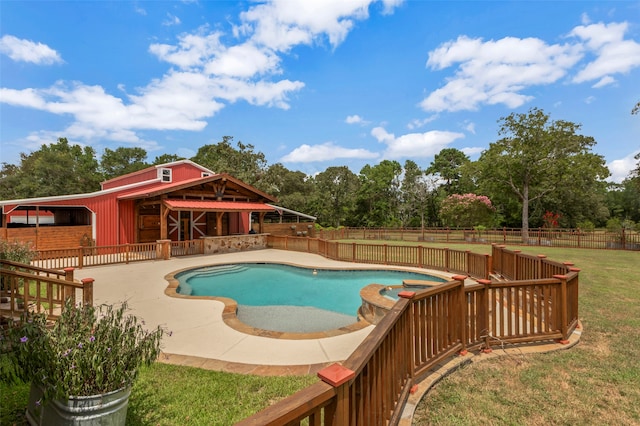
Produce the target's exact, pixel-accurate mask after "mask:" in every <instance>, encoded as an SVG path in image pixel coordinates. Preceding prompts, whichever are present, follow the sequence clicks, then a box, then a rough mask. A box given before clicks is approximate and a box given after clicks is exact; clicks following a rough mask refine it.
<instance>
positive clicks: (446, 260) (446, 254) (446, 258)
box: [444, 235, 449, 272]
mask: <svg viewBox="0 0 640 426" xmlns="http://www.w3.org/2000/svg"><path fill="white" fill-rule="evenodd" d="M448 237H449V235H447V239H448ZM444 270H445V271H447V272H449V248H448V247H445V248H444Z"/></svg>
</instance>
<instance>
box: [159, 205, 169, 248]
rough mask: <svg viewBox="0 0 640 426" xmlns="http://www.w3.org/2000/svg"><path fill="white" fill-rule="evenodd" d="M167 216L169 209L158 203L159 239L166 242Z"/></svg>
mask: <svg viewBox="0 0 640 426" xmlns="http://www.w3.org/2000/svg"><path fill="white" fill-rule="evenodd" d="M168 215H169V209H168V208H167V206H165V205H164V203H163V202H162V201H160V239H161V240H166V239H167V238H168V232H167V216H168Z"/></svg>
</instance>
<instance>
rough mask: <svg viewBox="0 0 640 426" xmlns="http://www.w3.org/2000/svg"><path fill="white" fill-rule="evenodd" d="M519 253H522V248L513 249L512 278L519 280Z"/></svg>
mask: <svg viewBox="0 0 640 426" xmlns="http://www.w3.org/2000/svg"><path fill="white" fill-rule="evenodd" d="M520 253H522V250H514V251H513V254H514V257H513V279H514V280H519V279H520Z"/></svg>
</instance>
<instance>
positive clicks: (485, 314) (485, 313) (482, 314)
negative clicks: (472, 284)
mask: <svg viewBox="0 0 640 426" xmlns="http://www.w3.org/2000/svg"><path fill="white" fill-rule="evenodd" d="M478 284H482V285H483V287H484V289H483V290H482V292H481V294H482V296H481V298H482V300H481V301H479V302H478V317H477V324H478V325H477V327H478V330H480V331H481V332H484V336H485V337H484V348H482V352H484V353H489V352H491V351H492V349H491V341H490V339H489V338H490V337H491V329H490V325H489V312H490V309H489V288H490V286H491V280H478Z"/></svg>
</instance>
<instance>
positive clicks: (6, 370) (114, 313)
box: [0, 299, 163, 425]
mask: <svg viewBox="0 0 640 426" xmlns="http://www.w3.org/2000/svg"><path fill="white" fill-rule="evenodd" d="M127 310H128V308H127V304H126V303H123V304H121V305H120V306H119V307H118V306H116V307H114V306H112V305H103V306H100V307H98V308H94V307H93V306H90V305H77V306H76V305H74V303H73V302H72V301H71V299H68V300H67V301H66V302H65V305H64V307H63V310H62V313H61V314H60V317H59V318H58V319H57V320H56V321H55V322H53V323H51V322H50V321H48V320H47V318H46V316H45V315H44V314H40V313H32V312H28V313H26V314H25V315H24V316H23V317H22V318H21V321H20V322H19V323H17V325H13V326H11V327H9V328H8V329H6V330H4V331H3V332H2V334H3V335H2V339H1V340H0V345H1V347H2V356H4V357H6V358H8V359H7V360H4V362H0V374H1V377H2V380H4V381H9V382H11V381H17V380H21V381H23V382H25V383H31V392H30V396H29V403H28V406H27V411H26V417H27V420H28V421H29V423H30V424H32V425H41V424H42V425H50V424H55V425H67V424H68V425H82V424H91V425H107V424H108V425H120V424H121V425H124V424H125V421H126V415H127V405H128V400H129V394H130V392H131V386H132V385H133V382H134V380H135V379H136V377H137V375H138V371H139V369H140V367H141V366H142V365H149V364H151V363H152V362H153V361H155V360H156V359H157V357H158V355H159V354H160V342H161V339H162V335H163V329H162V328H160V327H157V328H156V329H153V330H146V329H145V328H144V327H143V322H142V321H141V320H139V319H138V318H137V317H135V316H133V315H129V314H127Z"/></svg>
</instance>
